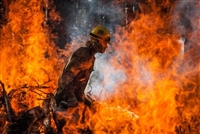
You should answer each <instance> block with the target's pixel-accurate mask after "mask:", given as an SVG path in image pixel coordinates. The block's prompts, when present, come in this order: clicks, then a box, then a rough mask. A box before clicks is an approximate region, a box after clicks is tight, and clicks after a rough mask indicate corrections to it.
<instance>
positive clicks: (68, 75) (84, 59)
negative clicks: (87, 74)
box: [59, 48, 89, 98]
mask: <svg viewBox="0 0 200 134" xmlns="http://www.w3.org/2000/svg"><path fill="white" fill-rule="evenodd" d="M88 57H89V55H88V51H87V49H85V48H80V49H78V50H77V51H76V52H74V53H73V54H72V56H71V58H70V59H69V61H68V63H67V64H66V66H65V68H64V70H63V73H62V75H61V77H60V83H59V84H60V87H61V88H62V89H63V90H65V94H66V96H67V98H69V97H74V96H75V94H74V87H73V86H74V83H73V82H74V79H75V77H76V76H77V74H78V73H79V72H80V71H82V70H84V69H85V68H87V64H88V63H89V61H88V60H89V58H88Z"/></svg>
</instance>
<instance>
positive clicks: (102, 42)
mask: <svg viewBox="0 0 200 134" xmlns="http://www.w3.org/2000/svg"><path fill="white" fill-rule="evenodd" d="M99 43H100V44H101V47H102V48H101V52H102V53H104V52H105V50H106V48H107V47H108V45H107V43H106V42H105V41H99Z"/></svg>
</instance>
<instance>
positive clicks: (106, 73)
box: [85, 53, 126, 100]
mask: <svg viewBox="0 0 200 134" xmlns="http://www.w3.org/2000/svg"><path fill="white" fill-rule="evenodd" d="M112 56H113V53H112V54H110V53H105V54H102V53H97V54H96V55H95V58H96V60H95V64H94V71H93V73H92V74H91V77H90V80H89V82H88V85H87V87H86V91H85V92H86V93H88V92H90V93H91V94H92V95H93V96H94V99H96V100H106V99H108V98H109V97H110V96H111V95H112V94H113V93H114V92H115V88H116V85H117V84H119V83H123V82H124V81H125V80H126V76H125V74H124V72H123V70H122V69H120V68H118V69H116V68H114V67H113V66H112V64H111V62H110V58H111V57H112Z"/></svg>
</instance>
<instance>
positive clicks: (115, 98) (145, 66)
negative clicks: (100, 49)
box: [0, 0, 200, 134]
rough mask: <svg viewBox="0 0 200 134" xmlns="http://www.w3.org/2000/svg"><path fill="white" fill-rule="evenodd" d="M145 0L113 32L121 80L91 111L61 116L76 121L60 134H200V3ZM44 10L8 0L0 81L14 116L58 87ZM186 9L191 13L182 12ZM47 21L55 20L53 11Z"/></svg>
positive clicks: (38, 5)
mask: <svg viewBox="0 0 200 134" xmlns="http://www.w3.org/2000/svg"><path fill="white" fill-rule="evenodd" d="M150 2H151V3H150ZM150 2H149V4H140V5H139V6H140V8H141V13H140V14H137V15H136V17H135V19H134V20H133V21H132V22H131V23H130V24H129V25H128V26H127V27H121V26H118V27H116V33H115V34H114V37H115V41H114V42H113V43H112V44H113V45H112V47H113V48H114V50H115V52H114V54H113V53H111V54H110V57H111V58H110V59H109V62H110V63H111V65H112V66H113V67H114V68H115V69H120V70H123V71H124V74H125V76H126V80H125V82H123V83H117V84H116V88H115V89H114V93H112V94H109V95H108V96H107V99H106V100H104V101H102V102H99V101H97V102H95V103H94V104H93V107H92V108H91V109H89V108H86V107H85V106H83V105H80V106H79V107H78V108H77V109H75V110H74V109H73V110H72V111H68V113H65V114H64V115H65V116H66V118H68V117H69V118H70V117H72V116H71V115H70V113H73V114H74V115H76V114H77V115H78V116H76V117H77V120H76V119H75V120H73V121H74V122H75V124H74V122H73V121H72V123H71V122H70V121H68V122H67V125H66V126H65V127H64V132H65V133H68V132H69V131H71V132H73V133H78V132H77V128H81V129H87V128H89V129H90V130H91V131H92V132H94V133H95V134H104V133H105V134H106V133H122V134H130V133H131V134H132V133H133V134H139V133H140V134H146V133H153V134H172V133H178V134H179V133H200V125H199V123H200V118H199V116H200V111H199V109H200V105H199V104H200V100H199V97H200V88H199V87H200V85H199V84H200V82H199V80H200V75H199V72H200V60H199V59H200V53H199V52H200V38H199V35H200V32H199V31H200V17H199V16H200V14H199V7H200V2H198V1H195V2H193V1H191V2H189V1H188V2H181V1H180V3H179V1H176V2H170V1H169V0H166V1H165V2H155V1H153V0H152V1H150ZM42 4H43V5H45V3H42V1H36V0H30V1H24V0H18V1H15V2H12V3H11V4H10V6H9V13H8V16H7V18H8V23H7V24H6V25H4V26H3V28H2V29H1V35H2V36H1V37H2V38H1V59H0V63H1V68H0V72H1V73H0V80H1V81H2V82H4V84H5V86H6V87H5V88H6V90H7V92H10V91H11V90H15V92H16V93H15V94H14V97H13V99H12V107H13V109H14V110H15V111H16V112H21V111H22V110H25V109H26V110H27V109H30V108H32V107H35V106H38V105H41V102H42V101H40V100H38V99H42V98H44V97H45V93H50V92H53V91H54V90H55V89H56V88H57V79H58V77H59V75H60V73H61V71H62V67H63V66H64V60H63V59H62V58H60V55H59V53H57V51H58V50H59V48H57V47H56V45H55V44H54V43H53V41H52V36H53V35H51V34H50V30H51V28H49V27H45V24H44V21H45V13H44V12H43V11H42V10H41V6H43V5H42ZM187 4H189V6H190V7H191V8H190V7H188V9H187V10H188V11H185V10H186V9H185V8H187V6H186V5H187ZM181 12H183V13H181ZM50 15H51V18H52V19H56V20H59V19H60V18H59V16H58V15H57V14H56V13H55V10H52V12H51V13H50ZM183 21H185V23H186V22H187V21H188V22H187V24H185V23H184V22H183ZM188 25H189V26H188ZM54 38H55V37H54ZM72 45H74V44H72ZM75 45H76V44H75ZM75 47H76V46H75ZM69 53H71V50H70V51H69V52H66V54H65V55H66V56H69ZM104 72H106V73H109V69H108V70H104ZM105 81H108V82H109V80H105ZM36 89H37V90H36ZM19 96H23V97H20V98H23V99H22V100H19V99H18V98H19ZM21 104H25V105H26V106H28V107H26V108H23V107H20V106H21ZM84 110H85V111H84ZM83 111H84V112H85V113H83ZM82 116H85V117H84V118H85V120H84V122H83V121H82V120H81V118H82Z"/></svg>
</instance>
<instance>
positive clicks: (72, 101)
mask: <svg viewBox="0 0 200 134" xmlns="http://www.w3.org/2000/svg"><path fill="white" fill-rule="evenodd" d="M77 105H78V101H77V99H76V97H75V96H74V97H69V98H68V99H67V106H68V107H76V106H77Z"/></svg>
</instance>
